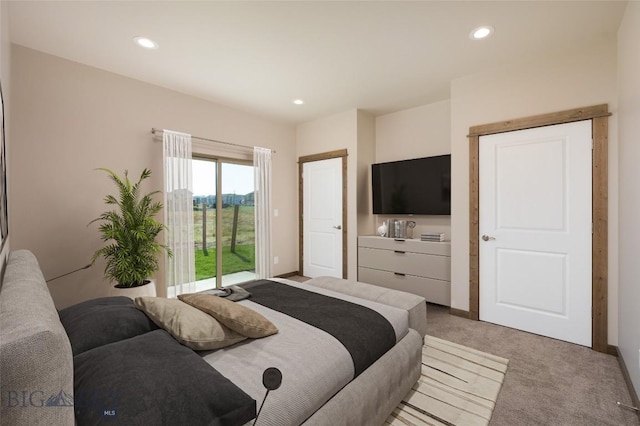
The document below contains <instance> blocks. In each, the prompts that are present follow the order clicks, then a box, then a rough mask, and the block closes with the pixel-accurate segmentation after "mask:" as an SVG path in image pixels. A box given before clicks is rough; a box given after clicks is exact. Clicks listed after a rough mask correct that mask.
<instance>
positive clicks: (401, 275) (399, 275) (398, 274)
mask: <svg viewBox="0 0 640 426" xmlns="http://www.w3.org/2000/svg"><path fill="white" fill-rule="evenodd" d="M393 275H396V276H398V277H405V276H406V274H401V273H400V272H394V273H393Z"/></svg>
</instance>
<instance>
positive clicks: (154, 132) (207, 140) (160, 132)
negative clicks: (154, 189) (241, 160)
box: [151, 127, 276, 154]
mask: <svg viewBox="0 0 640 426" xmlns="http://www.w3.org/2000/svg"><path fill="white" fill-rule="evenodd" d="M151 133H153V134H154V135H155V134H158V135H162V133H163V130H162V129H156V128H155V127H152V128H151ZM191 138H192V139H199V140H201V141H206V142H214V143H221V144H225V145H232V146H237V147H240V148H247V149H253V147H252V146H247V145H240V144H239V143H233V142H225V141H218V140H215V139H207V138H201V137H200V136H193V135H192V136H191ZM271 152H272V153H274V154H275V153H276V151H275V150H274V149H272V150H271Z"/></svg>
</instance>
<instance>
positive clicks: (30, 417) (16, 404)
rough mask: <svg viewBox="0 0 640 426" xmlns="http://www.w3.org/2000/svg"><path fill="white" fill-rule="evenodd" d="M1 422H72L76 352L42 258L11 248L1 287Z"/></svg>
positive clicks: (41, 423) (71, 423)
mask: <svg viewBox="0 0 640 426" xmlns="http://www.w3.org/2000/svg"><path fill="white" fill-rule="evenodd" d="M0 390H1V392H2V393H1V399H2V406H1V408H0V418H2V423H3V424H4V423H6V424H11V425H52V424H57V425H73V424H74V411H73V356H72V354H71V344H70V343H69V339H68V337H67V334H66V332H65V330H64V327H63V326H62V323H61V322H60V319H59V317H58V311H57V310H56V308H55V305H54V303H53V300H52V299H51V294H50V293H49V289H48V287H47V284H46V282H45V280H44V278H43V276H42V272H41V271H40V267H39V265H38V261H37V260H36V258H35V256H34V255H33V254H32V253H31V252H29V251H27V250H19V251H14V252H11V253H10V255H9V260H8V262H7V268H6V271H5V276H4V280H3V284H2V288H1V289H0Z"/></svg>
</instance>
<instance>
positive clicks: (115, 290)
mask: <svg viewBox="0 0 640 426" xmlns="http://www.w3.org/2000/svg"><path fill="white" fill-rule="evenodd" d="M147 281H149V282H148V283H147V284H144V285H141V286H138V287H124V288H119V287H116V286H113V287H111V291H110V292H109V296H126V297H128V298H130V299H135V298H136V297H144V296H149V297H155V296H156V280H154V279H149V280H147Z"/></svg>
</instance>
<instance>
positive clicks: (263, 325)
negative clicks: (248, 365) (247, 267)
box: [178, 293, 278, 339]
mask: <svg viewBox="0 0 640 426" xmlns="http://www.w3.org/2000/svg"><path fill="white" fill-rule="evenodd" d="M178 298H179V299H180V300H182V301H183V302H185V303H188V304H189V305H191V306H193V307H195V308H198V309H200V310H201V311H203V312H206V313H207V314H209V315H211V316H212V317H214V318H215V319H217V320H218V321H220V322H221V323H222V324H224V325H226V326H227V327H229V328H230V329H231V330H233V331H235V332H237V333H240V334H242V335H243V336H247V337H251V338H252V339H257V338H260V337H266V336H270V335H272V334H275V333H277V332H278V328H277V327H276V326H275V325H273V323H272V322H271V321H269V320H268V319H266V318H265V317H264V316H262V315H261V314H259V313H258V312H256V311H254V310H252V309H249V308H247V307H246V306H243V305H240V304H238V303H234V302H230V301H228V300H225V299H223V298H221V297H218V296H212V295H210V294H194V293H192V294H181V295H180V296H178Z"/></svg>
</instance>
